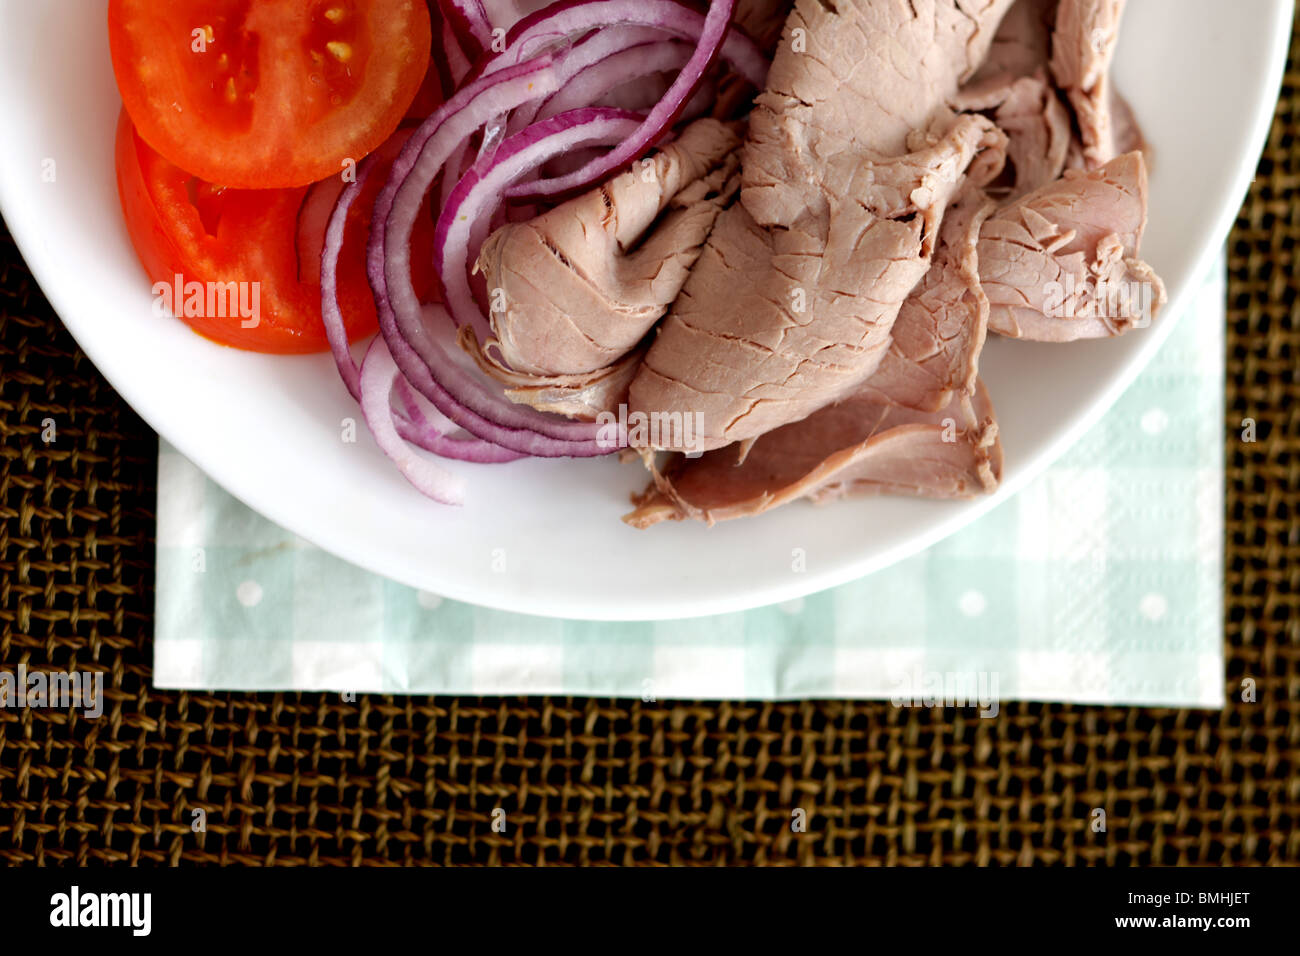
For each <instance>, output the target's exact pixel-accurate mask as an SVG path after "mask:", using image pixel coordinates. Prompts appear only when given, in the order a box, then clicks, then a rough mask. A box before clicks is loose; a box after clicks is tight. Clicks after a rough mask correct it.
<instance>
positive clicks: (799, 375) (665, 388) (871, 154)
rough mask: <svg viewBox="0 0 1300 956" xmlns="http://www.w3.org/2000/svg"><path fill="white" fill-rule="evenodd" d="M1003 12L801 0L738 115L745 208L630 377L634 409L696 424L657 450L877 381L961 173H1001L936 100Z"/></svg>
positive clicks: (979, 141) (721, 441) (810, 406)
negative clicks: (746, 114) (742, 121)
mask: <svg viewBox="0 0 1300 956" xmlns="http://www.w3.org/2000/svg"><path fill="white" fill-rule="evenodd" d="M1008 5H1009V3H1008V0H985V2H983V3H980V2H962V0H932V2H920V0H916V2H908V0H889V2H868V0H856V2H847V0H846V2H840V3H838V4H837V5H835V6H833V7H832V6H828V5H826V4H823V3H822V2H819V0H800V2H799V3H797V4H796V7H795V11H794V13H792V14H791V17H790V19H789V21H788V22H787V24H786V31H785V36H784V38H783V40H782V43H781V46H780V48H779V49H778V52H777V55H776V57H775V59H774V61H773V65H772V70H771V72H770V74H769V78H768V88H767V90H766V91H765V92H764V93H763V94H761V95H760V97H759V100H758V105H757V106H756V107H755V110H754V113H753V114H752V115H751V119H750V129H749V133H748V136H747V139H746V144H745V148H744V150H743V151H742V179H743V186H742V193H741V200H740V202H739V203H737V204H736V205H734V206H732V207H731V208H729V209H727V210H726V211H725V212H724V213H723V214H722V215H721V216H720V217H719V219H718V222H717V224H716V226H715V228H714V230H713V233H712V234H711V235H710V237H709V240H708V242H707V243H706V246H705V250H704V252H703V253H702V255H701V257H700V259H699V261H698V262H697V263H696V265H695V268H694V269H693V270H692V272H691V276H690V279H689V280H688V281H687V283H686V285H685V286H684V287H683V289H682V293H681V295H680V296H679V297H678V299H677V301H676V302H675V303H674V305H673V308H672V310H671V311H670V313H669V315H668V317H667V318H666V319H665V321H664V323H663V324H662V326H661V327H660V330H659V333H658V335H657V337H656V338H655V340H654V342H653V344H652V345H651V347H650V350H649V352H648V353H647V355H646V359H645V362H644V364H643V365H642V367H641V369H640V370H639V371H638V373H637V375H636V377H635V378H634V379H633V381H632V386H631V390H630V392H629V406H630V408H631V410H632V411H633V412H639V413H641V414H644V415H653V414H655V413H660V414H663V413H669V414H671V413H675V412H682V413H689V412H694V413H697V414H698V415H699V416H701V418H702V421H701V425H702V433H701V434H700V435H698V436H694V443H693V445H692V447H691V448H690V449H681V448H677V447H676V446H674V445H672V444H664V445H660V446H659V447H667V448H673V449H676V450H698V451H705V450H708V449H711V448H720V447H722V446H725V445H728V444H731V443H732V442H737V441H739V442H747V441H749V440H750V439H753V438H756V437H757V436H759V435H763V434H764V433H766V432H769V431H772V430H773V429H775V428H779V427H780V426H781V425H784V424H786V423H788V422H793V421H798V420H799V419H801V418H805V417H807V416H808V415H810V414H812V413H813V412H815V411H817V410H818V409H819V408H823V407H825V406H826V405H828V404H831V403H832V402H835V401H837V400H839V399H842V398H845V397H846V396H848V395H850V394H852V393H853V392H854V390H855V389H856V388H857V387H858V386H859V385H860V384H861V383H862V382H863V381H864V380H865V379H866V378H867V377H868V376H870V375H871V373H872V372H873V371H874V370H875V368H876V366H877V365H878V364H879V362H880V360H881V357H882V355H883V354H884V353H885V351H886V350H887V349H888V347H889V342H890V330H891V328H892V326H893V324H894V320H895V318H896V317H897V315H898V310H899V307H900V306H901V305H902V303H903V301H904V300H905V299H906V298H907V296H908V294H909V293H910V292H911V291H912V289H913V287H915V286H916V284H917V282H918V281H919V280H920V279H921V277H922V276H923V275H924V274H925V273H926V271H927V270H928V268H929V265H930V257H931V254H932V253H933V249H934V244H935V241H936V236H937V234H938V230H939V226H940V223H941V221H942V218H943V214H944V211H945V209H946V207H947V205H948V203H949V202H950V201H951V199H952V197H953V195H954V194H955V192H956V191H957V189H958V186H959V185H960V184H961V183H962V181H963V179H964V177H965V175H966V173H967V170H968V169H971V167H972V163H974V164H975V166H974V170H973V172H972V178H978V179H979V180H980V181H981V182H983V181H987V180H988V179H989V178H991V176H992V175H994V174H995V173H996V172H997V171H998V168H1000V164H1001V161H1002V156H1003V153H1002V149H1003V147H1004V145H1005V137H1003V136H1002V134H1001V133H999V132H998V131H997V129H996V128H995V127H994V126H993V124H992V123H991V122H990V121H989V120H988V119H987V118H985V117H983V116H979V115H964V116H955V115H954V114H953V113H952V112H951V111H950V110H949V108H948V106H947V105H946V102H947V101H948V100H949V99H950V98H952V97H953V96H954V95H955V93H956V91H957V87H958V84H959V83H960V82H961V81H962V80H963V79H964V78H966V77H968V76H969V75H970V73H972V72H973V71H974V68H975V67H976V66H977V65H978V63H979V62H980V60H981V58H982V57H983V54H984V51H985V50H986V49H987V47H988V44H989V43H990V42H991V40H992V36H993V32H994V30H995V28H996V26H997V23H998V20H999V18H1000V17H1001V14H1002V13H1003V11H1005V9H1006V7H1007V6H1008ZM982 153H983V154H984V155H981V154H982ZM977 157H979V159H978V160H977Z"/></svg>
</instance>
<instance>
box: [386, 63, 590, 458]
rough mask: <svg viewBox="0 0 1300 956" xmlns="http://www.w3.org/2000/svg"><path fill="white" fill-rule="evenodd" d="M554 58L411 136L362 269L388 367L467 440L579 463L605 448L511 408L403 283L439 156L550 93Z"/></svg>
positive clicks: (496, 83) (455, 100)
mask: <svg viewBox="0 0 1300 956" xmlns="http://www.w3.org/2000/svg"><path fill="white" fill-rule="evenodd" d="M556 60H557V57H555V56H552V55H546V56H543V57H539V58H537V59H536V60H532V61H529V62H528V63H524V64H521V65H519V66H516V67H508V68H506V69H504V70H501V71H499V72H497V73H494V74H493V75H492V76H490V77H483V78H481V79H479V80H476V81H474V82H472V83H470V84H468V85H467V86H466V87H465V88H463V89H462V90H461V91H460V92H458V93H457V94H456V95H455V96H454V97H452V98H451V99H450V100H448V101H447V102H446V103H444V104H443V105H442V106H440V107H439V108H438V109H437V110H436V111H434V113H433V114H432V115H431V116H430V117H429V119H428V120H426V121H425V122H424V124H423V125H422V126H421V127H420V128H419V129H417V130H416V132H415V133H414V134H412V136H411V138H410V139H409V140H408V141H407V144H406V146H405V148H404V149H403V150H402V152H401V154H400V155H399V156H398V157H397V159H396V161H395V162H394V163H393V169H392V172H391V174H390V177H389V180H388V182H387V183H386V184H385V186H384V189H383V190H381V191H380V193H379V196H378V197H377V198H376V201H375V211H374V215H373V217H372V228H371V235H370V245H369V248H368V250H367V271H368V273H369V276H370V283H371V288H372V290H373V292H374V294H375V306H376V311H377V312H378V315H379V325H380V329H381V331H382V332H383V335H384V339H385V341H386V342H387V343H388V347H389V349H390V351H391V354H392V356H393V359H394V361H395V362H396V363H397V365H398V367H399V368H400V369H401V370H402V372H403V374H404V375H405V376H406V379H407V381H408V382H409V383H410V384H411V385H412V386H413V387H414V388H415V389H416V390H417V391H418V392H420V394H422V395H423V396H424V397H425V398H427V399H429V401H431V402H432V403H433V404H434V406H435V407H437V408H438V410H439V411H440V412H442V413H443V414H444V415H446V416H447V417H448V418H450V419H451V420H452V421H454V422H455V423H456V424H457V425H459V426H460V427H461V428H464V429H465V430H466V431H468V432H470V433H471V434H474V435H476V436H478V437H480V438H483V439H485V440H487V441H490V442H492V443H493V444H496V445H501V446H503V447H506V448H509V449H511V450H513V451H518V452H522V453H524V454H530V455H538V456H541V457H568V456H573V457H589V456H595V455H605V454H609V453H610V451H612V450H613V449H611V448H610V447H609V446H608V443H605V442H600V441H597V434H598V429H597V427H596V426H595V425H593V424H592V423H589V422H570V421H565V420H563V419H557V418H555V417H553V416H549V415H545V414H543V413H541V412H538V411H535V410H534V409H531V408H528V407H526V406H521V405H515V404H514V403H512V402H510V401H509V400H508V399H506V398H505V396H504V395H503V394H502V392H501V389H500V387H499V386H497V385H495V383H491V382H489V381H488V380H486V379H485V378H484V377H483V376H481V375H479V374H477V372H476V370H470V369H467V368H465V367H464V366H463V365H461V364H460V363H459V362H458V361H457V358H456V356H455V355H453V354H452V353H451V352H450V351H449V349H448V344H449V343H450V346H451V348H452V349H454V350H455V352H457V353H460V351H461V350H460V349H459V347H458V346H456V345H455V343H454V335H450V336H449V335H448V334H447V333H448V332H449V331H450V332H453V333H454V325H453V323H452V322H451V320H450V317H448V318H447V319H446V328H445V329H442V328H439V329H437V330H436V331H437V332H438V333H440V334H438V335H437V336H436V337H435V334H434V332H435V329H433V328H431V327H429V326H428V325H427V324H426V323H425V321H424V316H423V313H422V310H421V308H420V302H419V299H418V298H417V297H416V295H415V290H414V289H413V288H412V286H411V278H410V243H411V233H412V230H413V229H414V225H415V217H416V216H417V215H418V214H419V209H420V206H421V204H422V202H423V198H424V195H425V193H426V192H427V191H428V190H429V188H430V187H431V185H432V183H433V181H434V179H435V178H436V177H437V175H438V173H439V172H440V171H441V170H442V168H443V165H444V164H445V162H446V160H447V158H448V157H449V156H450V154H451V153H452V152H453V151H454V150H455V149H456V147H457V146H459V145H460V144H461V143H462V142H464V141H465V140H466V139H468V138H469V137H470V136H472V135H473V133H474V132H475V131H476V130H477V129H480V128H482V127H483V126H484V125H485V124H486V123H487V122H489V121H490V120H492V119H493V118H495V117H497V116H500V115H501V114H503V113H505V112H506V111H507V110H509V109H512V108H513V107H515V106H517V105H519V104H520V103H525V102H530V101H532V100H534V99H537V98H540V97H544V96H549V95H550V94H551V93H553V92H555V91H556V90H557V89H559V88H560V86H561V85H562V84H563V81H564V80H566V79H567V78H568V77H567V76H565V73H564V71H563V70H561V69H557V68H556ZM380 223H382V226H381V225H378V224H380ZM461 354H462V355H463V353H461Z"/></svg>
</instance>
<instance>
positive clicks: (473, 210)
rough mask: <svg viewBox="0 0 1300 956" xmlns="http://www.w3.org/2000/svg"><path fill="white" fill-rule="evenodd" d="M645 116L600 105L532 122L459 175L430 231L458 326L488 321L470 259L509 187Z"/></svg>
mask: <svg viewBox="0 0 1300 956" xmlns="http://www.w3.org/2000/svg"><path fill="white" fill-rule="evenodd" d="M643 119H644V117H643V116H642V115H641V114H639V113H633V112H630V111H628V110H617V109H608V108H600V107H588V108H585V109H577V110H571V111H569V112H567V113H561V114H560V115H559V116H555V117H552V118H550V119H546V120H542V121H540V122H537V123H534V124H533V125H532V126H529V127H528V128H527V129H525V130H523V131H521V132H519V133H516V134H515V135H513V136H511V137H510V138H508V139H507V140H506V141H505V142H504V143H502V144H501V146H500V147H498V148H497V150H496V151H495V153H493V154H491V155H485V156H483V157H480V158H479V160H477V161H476V162H475V163H474V165H473V166H471V167H470V169H469V172H467V173H466V174H465V175H464V176H462V177H461V180H460V182H459V183H457V184H456V188H455V189H453V190H452V194H451V198H450V200H449V201H448V202H447V205H446V207H445V208H444V209H443V210H442V214H441V215H440V216H439V217H438V226H437V228H436V230H435V231H434V240H433V244H434V265H435V266H436V267H437V269H438V275H439V277H440V278H441V280H442V287H443V291H444V299H445V302H446V304H447V311H448V312H450V313H451V317H452V319H453V320H455V322H456V324H457V325H469V326H472V327H475V328H477V327H478V326H480V325H481V324H485V323H486V321H487V320H486V318H485V317H484V316H483V313H482V311H481V310H480V308H479V305H478V303H477V302H476V301H475V299H474V294H473V292H472V290H471V289H470V283H469V259H470V257H471V256H476V255H477V253H478V248H479V246H481V245H482V242H483V238H485V237H484V236H482V235H481V233H480V229H481V227H485V226H486V225H487V223H488V221H489V220H490V218H491V216H492V213H493V212H494V211H495V210H496V209H497V208H499V207H500V204H501V196H502V194H503V193H504V192H505V190H506V189H507V188H508V187H509V186H510V184H511V183H514V182H516V181H517V180H518V179H519V178H520V177H521V176H524V175H526V174H527V173H529V172H532V171H533V170H536V169H538V168H540V167H541V166H542V165H543V164H544V163H546V162H548V161H549V160H551V159H553V158H554V157H556V156H558V155H560V154H562V153H564V152H565V151H566V150H570V149H576V148H578V147H581V146H586V145H590V144H593V143H595V144H603V143H608V142H617V141H618V140H621V139H622V138H623V137H626V136H627V135H628V134H629V133H632V132H635V131H636V130H637V129H639V128H640V127H641V126H642V121H643Z"/></svg>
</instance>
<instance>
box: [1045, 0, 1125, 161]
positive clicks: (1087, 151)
mask: <svg viewBox="0 0 1300 956" xmlns="http://www.w3.org/2000/svg"><path fill="white" fill-rule="evenodd" d="M1124 2H1125V0H1060V3H1059V5H1058V7H1057V11H1056V26H1055V29H1054V30H1053V32H1052V74H1053V76H1055V78H1056V83H1057V85H1058V86H1059V87H1060V88H1061V89H1062V90H1064V91H1065V94H1066V95H1067V96H1068V97H1069V100H1070V105H1071V106H1072V107H1073V108H1074V117H1075V122H1076V123H1077V125H1078V131H1079V138H1080V146H1081V155H1082V165H1083V167H1084V168H1086V169H1096V168H1097V167H1098V166H1102V165H1104V164H1105V163H1108V162H1110V160H1111V159H1113V158H1114V157H1115V156H1116V155H1117V154H1118V146H1117V142H1116V130H1115V123H1114V120H1113V117H1112V107H1113V106H1114V101H1115V94H1114V93H1113V92H1112V90H1111V81H1110V64H1111V60H1113V59H1114V56H1115V45H1116V43H1118V41H1119V22H1120V18H1121V17H1122V16H1123V14H1124ZM1121 109H1123V110H1125V111H1127V107H1126V106H1125V107H1121ZM1124 128H1125V131H1126V132H1131V130H1130V124H1129V123H1128V122H1127V121H1126V122H1125V124H1124ZM1133 128H1134V129H1135V127H1133Z"/></svg>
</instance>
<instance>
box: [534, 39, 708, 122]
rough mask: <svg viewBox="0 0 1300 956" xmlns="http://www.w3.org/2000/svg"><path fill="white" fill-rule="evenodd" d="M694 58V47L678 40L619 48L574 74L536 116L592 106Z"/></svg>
mask: <svg viewBox="0 0 1300 956" xmlns="http://www.w3.org/2000/svg"><path fill="white" fill-rule="evenodd" d="M690 58H691V47H689V46H687V45H686V44H685V43H681V42H680V41H677V40H659V41H657V42H654V43H642V44H639V45H637V46H633V47H628V48H627V49H624V50H618V51H617V52H614V53H611V54H609V55H608V56H606V57H605V58H604V59H602V60H598V61H597V62H595V63H593V64H592V65H591V66H589V67H587V68H586V69H585V70H582V71H580V72H578V73H576V74H574V77H573V79H571V80H570V81H569V82H568V83H566V84H565V85H564V89H562V90H560V92H558V93H556V94H555V95H554V96H552V97H551V98H550V99H548V100H547V101H546V102H544V103H542V104H541V108H540V109H538V111H537V116H536V119H537V120H544V119H550V118H551V117H552V116H558V115H559V114H560V113H567V112H568V111H569V110H576V109H581V108H582V107H584V106H590V105H591V104H592V103H595V102H596V101H597V100H599V99H600V97H601V96H603V95H604V94H606V93H608V92H609V91H610V90H612V89H614V88H615V87H617V86H620V85H622V84H624V83H631V82H634V81H636V80H640V79H643V78H645V77H647V76H652V75H653V74H655V73H667V72H669V71H675V70H680V69H681V68H682V67H683V66H685V65H686V63H687V62H688V61H689V60H690Z"/></svg>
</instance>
